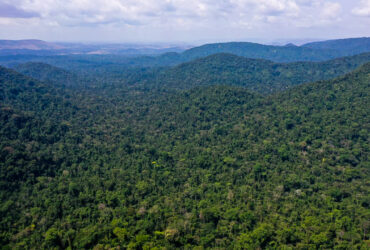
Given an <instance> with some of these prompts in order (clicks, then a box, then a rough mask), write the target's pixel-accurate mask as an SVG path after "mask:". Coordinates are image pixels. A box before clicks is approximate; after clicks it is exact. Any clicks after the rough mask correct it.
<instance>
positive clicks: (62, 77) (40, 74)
mask: <svg viewBox="0 0 370 250" xmlns="http://www.w3.org/2000/svg"><path fill="white" fill-rule="evenodd" d="M13 69H14V70H16V71H17V72H19V73H22V74H24V75H26V76H29V77H32V78H35V79H38V80H39V81H42V82H47V83H53V84H56V85H60V86H63V85H66V86H79V85H89V81H88V79H86V78H85V79H82V78H81V77H79V76H78V75H77V74H74V73H71V72H70V71H67V70H65V69H61V68H58V67H55V66H52V65H50V64H46V63H40V62H28V63H24V64H18V65H15V66H13Z"/></svg>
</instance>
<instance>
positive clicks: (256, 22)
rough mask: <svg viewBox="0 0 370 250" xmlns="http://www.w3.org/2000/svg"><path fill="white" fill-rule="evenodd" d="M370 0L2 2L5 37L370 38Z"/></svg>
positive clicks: (1, 27) (107, 39) (0, 12)
mask: <svg viewBox="0 0 370 250" xmlns="http://www.w3.org/2000/svg"><path fill="white" fill-rule="evenodd" d="M369 27H370V0H0V39H26V38H36V39H43V40H47V41H97V42H148V43H150V42H188V43H195V42H211V41H212V42H214V41H236V40H239V41H247V40H250V41H274V40H280V39H292V40H293V39H307V38H312V39H315V38H316V39H330V38H344V37H362V36H370V28H369Z"/></svg>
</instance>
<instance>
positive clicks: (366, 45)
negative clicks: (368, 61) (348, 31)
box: [302, 37, 370, 54]
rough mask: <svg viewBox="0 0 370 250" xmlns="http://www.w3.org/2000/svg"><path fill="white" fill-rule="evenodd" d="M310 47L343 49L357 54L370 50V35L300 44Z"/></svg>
mask: <svg viewBox="0 0 370 250" xmlns="http://www.w3.org/2000/svg"><path fill="white" fill-rule="evenodd" d="M302 47H305V48H311V49H329V50H337V51H343V52H345V53H347V54H359V53H363V52H368V51H370V37H362V38H348V39H337V40H328V41H321V42H313V43H307V44H304V45H302Z"/></svg>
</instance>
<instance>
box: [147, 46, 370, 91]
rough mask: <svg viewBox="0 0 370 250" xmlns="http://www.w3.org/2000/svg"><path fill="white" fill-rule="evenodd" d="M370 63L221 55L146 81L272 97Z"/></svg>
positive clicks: (364, 57) (364, 58) (360, 58)
mask: <svg viewBox="0 0 370 250" xmlns="http://www.w3.org/2000/svg"><path fill="white" fill-rule="evenodd" d="M369 61H370V53H364V54H360V55H356V56H352V57H344V58H338V59H334V60H330V61H325V62H296V63H274V62H272V61H268V60H263V59H249V58H244V57H240V56H236V55H232V54H224V53H221V54H215V55H211V56H208V57H205V58H200V59H197V60H194V61H191V62H187V63H183V64H180V65H178V66H175V67H173V68H170V69H168V70H164V71H162V72H160V73H158V74H157V75H155V77H156V79H154V80H152V81H151V80H146V81H147V82H148V83H149V84H151V83H155V84H156V85H157V86H162V87H165V88H168V87H171V88H177V89H183V88H191V87H194V86H202V85H215V84H222V85H238V86H244V87H247V88H249V89H251V90H254V91H257V92H260V93H270V92H274V91H277V90H284V89H286V88H289V87H290V86H292V85H298V84H301V83H305V82H314V81H318V80H327V79H331V78H334V77H336V76H339V75H343V74H345V73H348V72H350V71H352V70H354V69H356V68H357V67H359V66H360V65H362V64H364V63H366V62H369Z"/></svg>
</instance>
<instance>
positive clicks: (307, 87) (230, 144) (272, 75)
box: [0, 38, 370, 249]
mask: <svg viewBox="0 0 370 250" xmlns="http://www.w3.org/2000/svg"><path fill="white" fill-rule="evenodd" d="M369 41H370V39H369V38H357V39H343V40H333V41H324V42H315V43H309V44H305V45H303V46H294V45H289V46H268V45H261V44H254V43H222V44H208V45H203V46H199V47H195V48H192V49H189V50H186V51H184V52H182V53H166V54H162V55H159V56H151V55H147V56H142V55H136V56H134V55H133V56H127V55H125V56H123V55H64V56H55V55H51V56H45V55H43V53H40V55H31V54H30V55H13V56H0V65H5V66H6V67H2V66H0V249H178V248H179V249H369V248H370V185H369V184H370V183H369V181H370V179H369V176H370V161H369V153H370V152H369V151H370V141H369V139H370V109H369V107H370V96H369V95H370V54H369V49H370V48H369ZM364 52H365V53H364ZM360 53H362V54H360Z"/></svg>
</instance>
